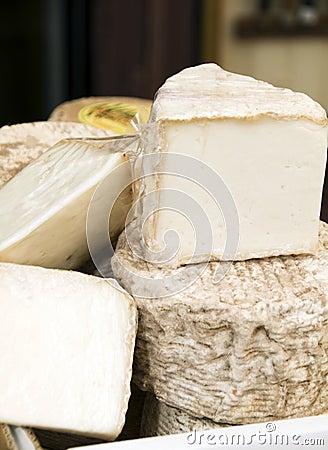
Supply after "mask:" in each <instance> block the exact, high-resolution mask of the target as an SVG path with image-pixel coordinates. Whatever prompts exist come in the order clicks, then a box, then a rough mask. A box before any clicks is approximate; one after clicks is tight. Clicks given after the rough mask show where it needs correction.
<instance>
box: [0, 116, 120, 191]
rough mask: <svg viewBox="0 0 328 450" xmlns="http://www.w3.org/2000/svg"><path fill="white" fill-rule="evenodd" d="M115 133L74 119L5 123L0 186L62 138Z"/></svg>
mask: <svg viewBox="0 0 328 450" xmlns="http://www.w3.org/2000/svg"><path fill="white" fill-rule="evenodd" d="M112 135H113V133H110V132H109V131H105V130H99V129H98V130H97V129H95V128H94V127H91V126H87V125H84V124H77V123H72V122H69V123H62V122H31V123H20V124H16V125H5V126H4V127H2V128H0V187H1V186H3V185H4V184H5V183H6V182H7V181H9V180H10V179H11V178H12V177H13V176H15V175H16V174H17V173H18V172H20V171H21V170H22V169H23V168H24V167H25V166H27V164H29V163H30V162H31V161H34V160H35V159H36V158H38V157H39V156H40V155H41V154H42V153H44V152H45V151H47V150H48V149H49V148H50V147H51V146H52V145H54V144H56V143H57V142H58V141H60V140H61V139H64V138H73V137H76V138H79V137H108V136H112Z"/></svg>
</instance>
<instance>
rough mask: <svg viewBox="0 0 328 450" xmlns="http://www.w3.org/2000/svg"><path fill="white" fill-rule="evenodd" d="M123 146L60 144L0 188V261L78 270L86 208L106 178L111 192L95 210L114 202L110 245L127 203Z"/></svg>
mask: <svg viewBox="0 0 328 450" xmlns="http://www.w3.org/2000/svg"><path fill="white" fill-rule="evenodd" d="M129 144H130V141H129V139H124V138H123V139H122V140H121V139H117V140H116V139H111V138H109V139H106V138H105V139H103V140H97V139H95V140H92V139H89V140H88V139H80V140H78V139H77V140H62V141H61V142H59V143H58V144H56V145H55V146H54V147H52V148H50V149H49V150H48V151H47V152H45V153H43V154H42V155H41V156H40V157H39V158H38V159H37V160H35V161H34V162H32V163H31V164H29V165H28V166H26V167H25V168H24V169H23V170H22V171H21V172H19V173H18V174H17V175H16V176H15V177H14V178H12V179H11V180H10V181H9V182H8V183H6V184H5V185H4V186H3V187H2V188H1V189H0V203H1V212H0V230H1V237H0V261H5V262H14V263H20V264H30V265H40V266H43V267H51V268H65V269H72V268H77V267H79V266H80V265H81V264H83V263H84V262H85V261H86V260H87V259H88V258H89V251H88V247H87V236H86V220H87V213H88V207H89V203H90V201H91V199H92V197H93V195H94V192H95V189H96V187H97V186H98V185H99V183H100V182H101V181H102V180H103V179H105V178H106V177H109V178H106V179H107V183H109V186H111V189H110V190H109V191H108V192H106V195H103V197H100V198H98V199H97V201H98V210H101V205H102V204H107V203H108V202H109V200H111V198H112V197H113V203H114V200H115V199H116V197H117V202H116V204H115V208H116V209H113V211H112V212H113V214H112V215H111V221H110V223H109V225H110V234H111V237H112V239H115V238H116V236H117V235H118V234H119V232H120V231H121V230H122V228H123V227H124V222H125V217H126V214H127V212H128V210H129V208H130V205H131V202H132V198H131V190H130V187H129V183H130V181H131V173H130V167H129V165H128V164H126V161H127V158H126V155H125V153H124V149H125V148H126V147H128V146H129ZM121 191H122V193H121ZM120 193H121V195H119V194H120ZM106 202H107V203H106ZM110 212H111V211H108V215H109V213H110ZM94 221H96V218H94ZM100 250H101V249H100Z"/></svg>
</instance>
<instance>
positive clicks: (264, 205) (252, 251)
mask: <svg viewBox="0 0 328 450" xmlns="http://www.w3.org/2000/svg"><path fill="white" fill-rule="evenodd" d="M148 125H149V126H148V127H147V128H146V129H145V131H144V154H145V155H147V154H149V155H152V157H150V156H149V157H148V158H146V159H145V160H144V161H143V162H142V163H140V161H139V160H137V164H136V168H135V174H136V178H139V177H141V178H142V177H144V179H143V182H142V183H141V187H140V190H139V191H136V197H137V198H136V200H138V201H139V202H140V208H139V211H141V212H142V214H141V215H140V217H137V219H136V220H137V222H136V226H137V227H138V229H139V230H140V231H139V232H142V233H143V235H144V239H145V244H146V247H147V248H149V249H150V250H151V251H153V252H156V253H161V252H163V249H165V250H166V252H164V253H163V255H162V254H161V255H160V257H161V258H162V260H161V261H164V262H166V261H168V260H170V265H171V266H179V265H182V264H185V263H195V262H202V261H208V260H209V259H211V260H220V259H224V260H232V259H236V260H246V259H250V258H256V257H265V256H273V255H276V256H278V255H287V254H301V253H313V252H315V250H316V248H317V246H318V227H319V213H320V204H321V195H322V186H323V179H324V172H325V165H326V148H327V117H326V113H325V111H324V109H323V108H322V107H321V106H320V105H319V104H318V103H316V102H314V101H313V100H312V99H311V98H309V97H308V96H307V95H305V94H302V93H295V92H293V91H291V90H289V89H281V88H276V87H274V86H272V85H270V84H268V83H265V82H263V81H258V80H255V79H253V78H251V77H248V76H242V75H237V74H233V73H230V72H226V71H224V70H223V69H221V68H220V67H219V66H217V65H216V64H204V65H200V66H196V67H191V68H188V69H185V70H183V71H182V72H180V73H178V74H177V75H174V76H172V77H171V78H169V79H168V80H167V81H166V82H165V83H164V85H163V86H162V87H161V88H160V89H159V91H158V92H157V95H156V97H155V100H154V103H153V107H152V112H151V116H150V121H149V124H148ZM151 175H152V176H151ZM154 191H155V194H154ZM172 231H175V233H176V235H177V237H178V238H179V240H180V241H179V244H180V245H178V244H177V239H176V238H175V237H174V235H173V234H172ZM168 232H171V233H168ZM170 236H171V237H172V240H170ZM164 241H165V243H166V247H165V246H164ZM238 241H239V245H238ZM158 259H159V258H158Z"/></svg>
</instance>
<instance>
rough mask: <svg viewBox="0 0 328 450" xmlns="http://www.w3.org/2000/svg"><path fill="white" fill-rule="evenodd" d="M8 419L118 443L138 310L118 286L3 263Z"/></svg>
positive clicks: (2, 405)
mask: <svg viewBox="0 0 328 450" xmlns="http://www.w3.org/2000/svg"><path fill="white" fill-rule="evenodd" d="M0 293H1V295H0V310H1V327H0V351H1V364H0V384H1V396H0V421H2V422H4V423H9V424H13V425H24V426H31V427H36V428H48V429H55V430H59V431H70V432H74V433H81V434H88V435H92V436H99V437H103V438H105V439H108V440H111V439H115V438H116V437H117V436H118V434H119V433H120V431H121V429H122V427H123V424H124V418H125V413H126V410H127V405H128V400H129V396H130V378H131V372H132V359H133V349H134V342H135V334H136V326H137V325H136V323H137V311H136V307H135V303H134V301H133V299H132V298H131V297H130V296H129V295H128V294H127V293H126V292H124V291H123V290H122V289H121V288H120V287H119V285H118V284H117V282H116V281H114V280H111V279H108V280H105V279H102V278H97V277H93V276H90V275H85V274H81V273H77V272H68V271H60V270H52V269H43V268H40V267H31V266H21V265H16V264H6V263H1V264H0Z"/></svg>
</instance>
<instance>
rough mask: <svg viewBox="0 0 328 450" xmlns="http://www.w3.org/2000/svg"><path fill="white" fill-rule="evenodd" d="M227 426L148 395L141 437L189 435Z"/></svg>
mask: <svg viewBox="0 0 328 450" xmlns="http://www.w3.org/2000/svg"><path fill="white" fill-rule="evenodd" d="M223 426H226V425H223V424H218V423H216V422H213V421H212V420H210V419H205V418H204V419H199V418H197V417H193V416H191V415H190V414H187V413H186V412H184V411H181V410H180V409H177V408H173V407H172V406H168V405H166V404H165V403H163V402H160V401H159V400H157V399H156V397H155V396H154V395H152V394H149V393H147V395H146V399H145V403H144V409H143V414H142V421H141V429H140V435H141V437H151V436H163V435H167V434H178V433H187V432H188V431H192V430H197V431H200V430H206V429H210V428H219V427H223Z"/></svg>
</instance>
